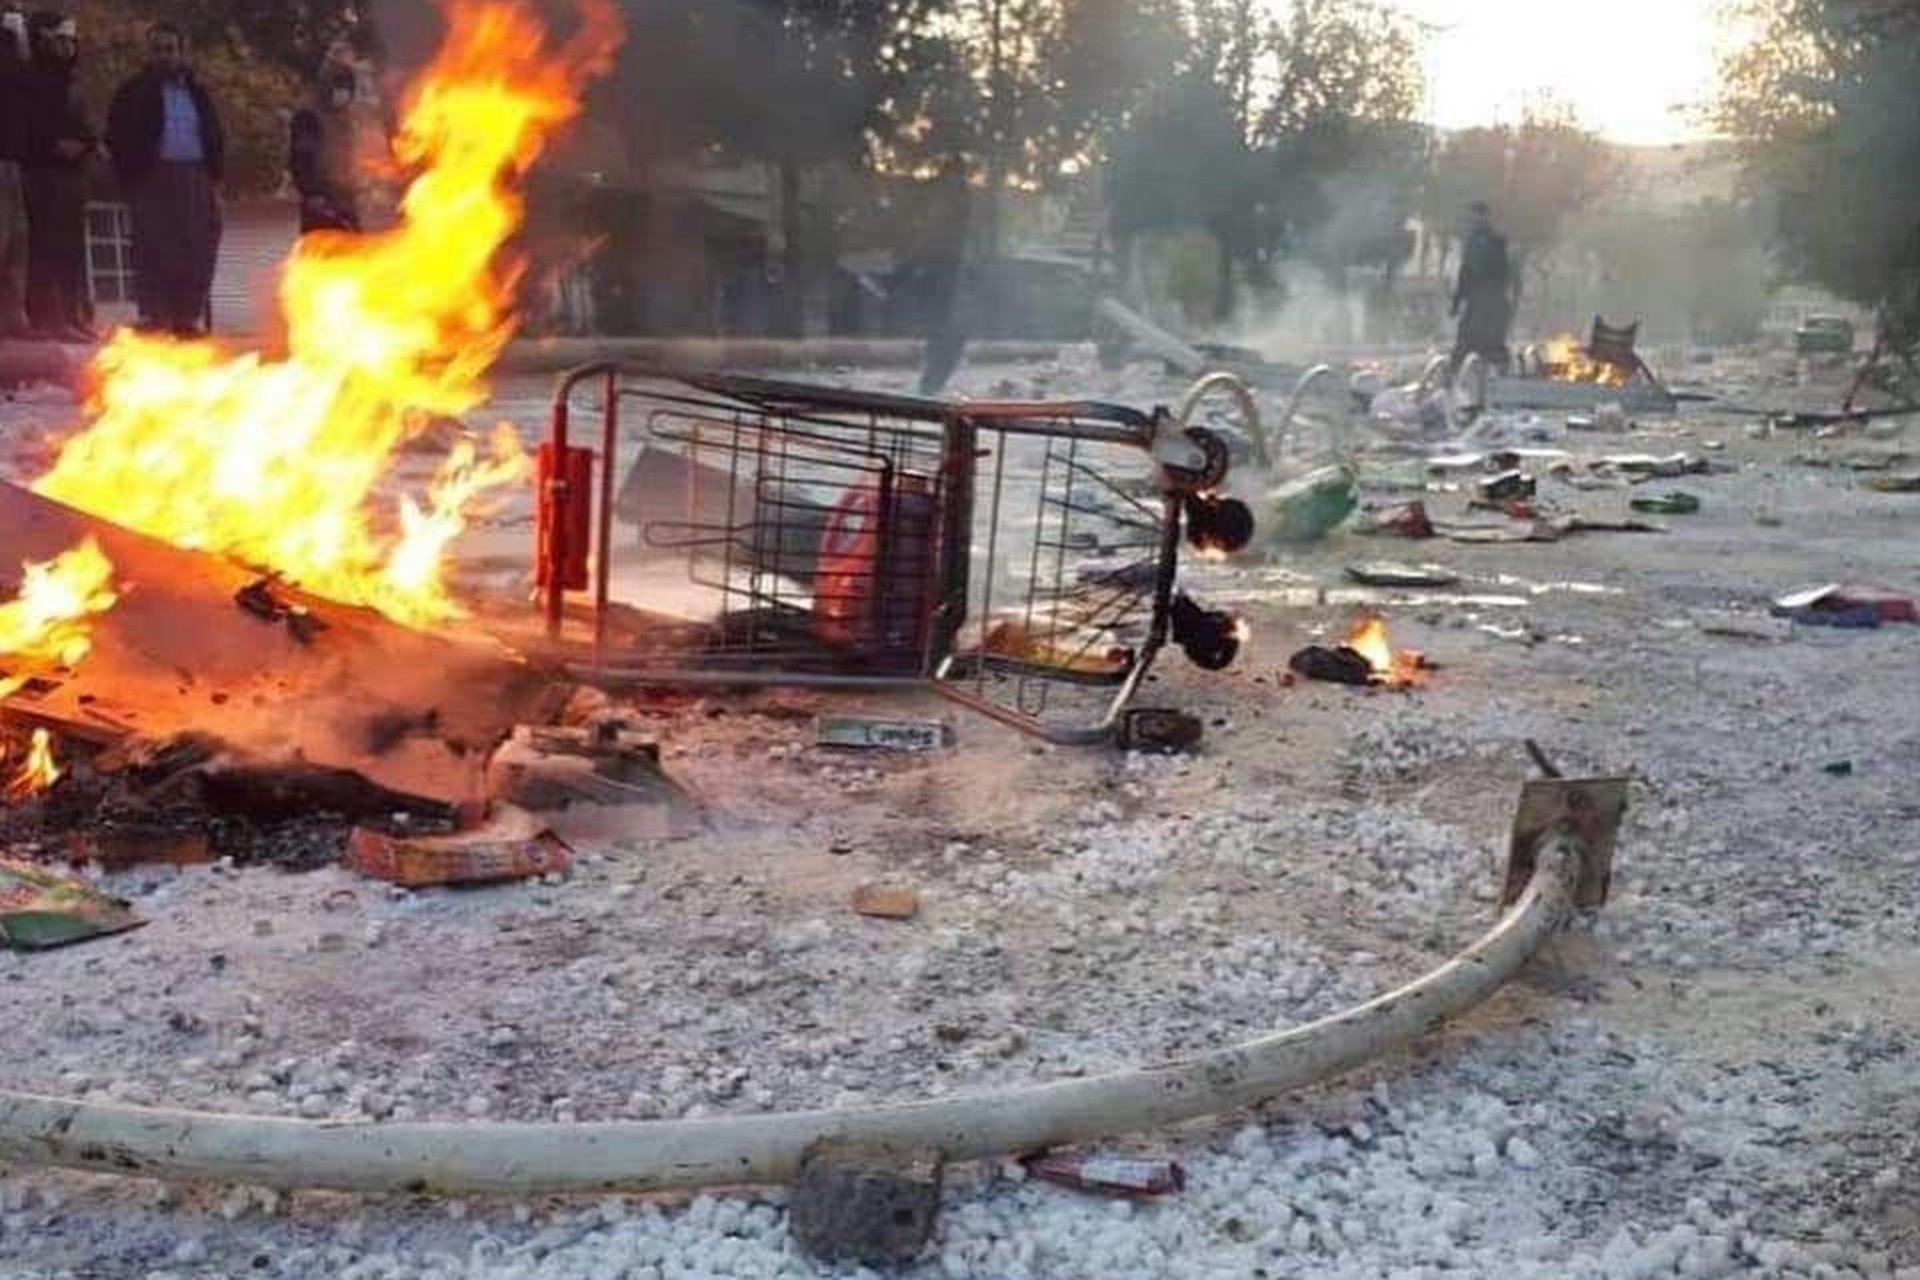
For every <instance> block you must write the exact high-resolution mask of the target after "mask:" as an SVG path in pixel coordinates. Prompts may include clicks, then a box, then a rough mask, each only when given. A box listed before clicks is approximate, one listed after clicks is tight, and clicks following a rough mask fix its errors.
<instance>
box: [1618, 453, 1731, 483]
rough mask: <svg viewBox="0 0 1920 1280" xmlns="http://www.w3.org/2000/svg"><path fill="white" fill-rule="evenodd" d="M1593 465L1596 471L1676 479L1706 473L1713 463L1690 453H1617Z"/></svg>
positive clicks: (1710, 469)
mask: <svg viewBox="0 0 1920 1280" xmlns="http://www.w3.org/2000/svg"><path fill="white" fill-rule="evenodd" d="M1593 466H1594V470H1596V471H1615V472H1618V473H1620V474H1621V475H1624V476H1629V477H1635V478H1638V479H1641V480H1677V479H1679V478H1680V477H1681V476H1697V475H1706V474H1707V473H1708V472H1710V471H1712V470H1713V464H1712V463H1711V462H1709V461H1708V460H1707V459H1705V458H1696V457H1694V456H1693V455H1692V454H1690V453H1673V454H1667V455H1666V456H1664V457H1661V456H1656V455H1654V454H1650V453H1617V454H1611V455H1609V456H1607V457H1604V458H1601V459H1600V460H1599V461H1598V462H1596V463H1594V464H1593Z"/></svg>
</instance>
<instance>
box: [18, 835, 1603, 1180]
mask: <svg viewBox="0 0 1920 1280" xmlns="http://www.w3.org/2000/svg"><path fill="white" fill-rule="evenodd" d="M1579 876H1580V854H1579V852H1578V850H1577V849H1576V848H1575V847H1574V846H1573V845H1572V843H1570V841H1568V840H1566V839H1557V840H1553V841H1550V842H1549V843H1548V844H1547V845H1546V846H1545V847H1544V848H1543V849H1542V850H1541V852H1540V855H1539V859H1538V862H1537V864H1536V868H1535V871H1534V876H1533V880H1532V883H1531V884H1530V885H1529V886H1528V887H1527V890H1526V892H1525V893H1524V894H1523V895H1522V896H1521V898H1520V899H1519V901H1518V902H1516V903H1515V904H1514V906H1513V908H1512V909H1511V910H1509V911H1508V912H1507V913H1506V915H1505V916H1503V917H1502V919H1501V920H1500V922H1499V924H1497V925H1495V926H1494V928H1493V929H1492V930H1491V931H1490V932H1488V933H1487V934H1486V935H1485V936H1484V937H1482V938H1481V939H1480V940H1479V941H1478V942H1475V943H1474V944H1473V945H1472V946H1471V947H1469V948H1467V949H1466V950H1465V951H1463V952H1461V953H1460V954H1459V955H1458V956H1456V957H1455V958H1454V959H1452V960H1450V961H1448V962H1447V963H1446V964H1444V965H1442V966H1441V967H1440V968H1438V969H1436V970H1434V971H1433V972H1432V973H1430V974H1428V975H1426V976H1425V977H1423V978H1421V979H1419V980H1418V981H1415V982H1412V983H1409V984H1408V985H1406V986H1404V987H1401V988H1399V989H1398V990H1396V991H1391V992H1388V993H1387V994H1385V995H1383V996H1380V997H1378V998H1377V999H1374V1000H1371V1001H1368V1002H1367V1003H1366V1004H1363V1005H1360V1006H1358V1007H1356V1008H1353V1009H1350V1010H1347V1011H1346V1012H1344V1013H1340V1014H1336V1015H1334V1016H1332V1017H1328V1018H1323V1019H1321V1020H1320V1021H1318V1022H1313V1023H1309V1024H1307V1025H1306V1026H1302V1027H1296V1028H1294V1029H1292V1030H1289V1031H1282V1032H1278V1033H1276V1034H1274V1035H1269V1036H1266V1037H1264V1038H1262V1039H1259V1040H1254V1041H1250V1042H1248V1043H1246V1044H1243V1045H1239V1046H1236V1047H1233V1048H1228V1049H1220V1050H1216V1051H1214V1052H1211V1053H1206V1054H1202V1055H1201V1056H1199V1057H1197V1058H1193V1059H1191V1060H1188V1061H1184V1062H1175V1063H1169V1064H1167V1065H1165V1066H1161V1067H1155V1068H1151V1069H1148V1070H1139V1071H1125V1072H1120V1073H1117V1074H1114V1075H1106V1076H1099V1077H1095V1078H1092V1079H1086V1080H1069V1081H1062V1082H1059V1083H1056V1084H1045V1085H1038V1086H1034V1087H1031V1088H1025V1089H1013V1090H1002V1091H997V1092H992V1093H984V1094H978V1095H973V1096H965V1097H955V1098H940V1099H934V1100H930V1101H926V1102H916V1103H907V1104H902V1105H896V1106H880V1107H869V1108H860V1109H854V1110H844V1111H808V1112H791V1113H787V1114H784V1115H771V1116H742V1117H737V1118H736V1117H718V1118H710V1119H702V1120H671V1121H653V1122H634V1123H609V1124H577V1125H554V1124H485V1125H469V1124H404V1125H385V1124H362V1123H356V1124H327V1123H313V1122H305V1121H298V1120H281V1119H274V1118H263V1117H259V1116H241V1115H221V1114H212V1113H196V1112H187V1111H165V1110H151V1109H147V1108H138V1107H121V1106H96V1105H93V1104H91V1103H83V1102H65V1101H60V1100H57V1099H53V1098H41V1097H34V1096H30V1095H26V1094H17V1093H0V1161H7V1162H12V1163H17V1164H26V1165H56V1166H64V1167H67V1168H73V1169H83V1170H88V1171H91V1172H96V1173H119V1174H128V1175H138V1176H146V1177H161V1178H192V1179H212V1180H216V1181H226V1182H241V1183H249V1184H255V1185H260V1186H268V1187H280V1188H329V1189H335V1190H344V1191H361V1192H386V1193H392V1192H403V1193H421V1192H441V1193H456V1194H468V1193H479V1194H501V1195H518V1196H525V1195H537V1194H557V1193H568V1192H587V1191H651V1190H660V1189H664V1188H672V1187H701V1186H714V1185H738V1184H751V1183H779V1182H786V1181H790V1180H791V1179H792V1178H793V1177H794V1176H795V1174H796V1173H797V1171H798V1169H799V1165H800V1157H801V1154H802V1153H803V1152H804V1151H805V1150H806V1149H807V1147H808V1146H809V1145H811V1144H812V1143H813V1142H814V1141H816V1140H817V1139H820V1138H825V1137H851V1138H857V1139H865V1140H869V1141H877V1142H886V1143H894V1144H900V1145H910V1146H931V1147H936V1148H938V1149H940V1150H941V1151H943V1152H944V1153H945V1154H946V1155H947V1157H948V1158H949V1159H953V1160H968V1159H979V1158H984V1157H989V1156H996V1155H1002V1154H1006V1153H1014V1152H1030V1151H1037V1150H1041V1149H1044V1148H1047V1147H1054V1146H1060V1145H1063V1144H1067V1143H1076V1142H1087V1141H1092V1140H1095V1139H1100V1138H1106V1137H1111V1136H1114V1135H1117V1134H1123V1133H1130V1132H1135V1131H1138V1130H1143V1129H1151V1128H1157V1127H1159V1126H1162V1125H1170V1124H1178V1123H1180V1122H1183V1121H1187V1120H1193V1119H1198V1118H1200V1117H1202V1116H1209V1115H1214V1114H1217V1113H1220V1112H1226V1111H1234V1110H1238V1109H1240V1108H1243V1107H1247V1106H1250V1105H1252V1104H1254V1103H1258V1102H1261V1101H1263V1100H1265V1099H1268V1098H1272V1097H1275V1096H1278V1095H1280V1094H1283V1093H1288V1092H1291V1091H1293V1090H1295V1089H1299V1088H1302V1087H1304V1086H1306V1085H1310V1084H1313V1083H1316V1082H1318V1081H1322V1080H1325V1079H1327V1078H1329V1077H1331V1076H1334V1075H1337V1074H1339V1073H1341V1072H1344V1071H1347V1070H1350V1069H1351V1068H1353V1067H1356V1066H1359V1065H1360V1064H1362V1063H1364V1062H1368V1061H1370V1060H1372V1059H1375V1058H1378V1057H1380V1056H1382V1055H1383V1054H1387V1053H1390V1052H1393V1051H1394V1050H1397V1049H1399V1048H1401V1047H1403V1046H1405V1045H1407V1044H1409V1043H1411V1042H1413V1041H1415V1040H1417V1039H1419V1038H1420V1037H1421V1036H1424V1035H1426V1034H1428V1033H1429V1032H1432V1031H1434V1030H1435V1029H1437V1028H1438V1027H1439V1026H1440V1025H1441V1024H1442V1023H1444V1022H1446V1021H1447V1020H1448V1019H1450V1018H1453V1017H1456V1016H1458V1015H1459V1014H1461V1013H1464V1012H1465V1011H1467V1010H1468V1009H1471V1008H1473V1007H1474V1006H1475V1005H1477V1004H1479V1003H1480V1002H1481V1001H1483V1000H1485V999H1486V998H1487V997H1488V996H1490V995H1492V994H1493V992H1494V991H1496V990H1497V989H1498V988H1499V987H1500V986H1501V985H1502V984H1503V983H1505V982H1506V981H1507V979H1509V978H1511V977H1512V976H1513V975H1514V974H1515V973H1516V972H1517V971H1518V970H1519V969H1520V967H1521V966H1522V965H1523V964H1525V963H1526V962H1527V960H1528V959H1529V958H1530V957H1531V956H1532V955H1533V954H1534V953H1535V952H1536V951H1537V950H1539V948H1540V947H1541V945H1542V944H1543V943H1545V942H1546V941H1547V939H1548V938H1550V937H1551V936H1552V935H1553V934H1554V933H1555V932H1556V931H1557V930H1559V929H1560V928H1561V927H1562V926H1563V925H1564V924H1565V923H1566V921H1567V919H1568V918H1569V916H1570V915H1571V913H1572V911H1573V902H1574V897H1573V894H1574V889H1575V886H1576V885H1577V884H1578V882H1579Z"/></svg>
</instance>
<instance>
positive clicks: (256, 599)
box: [233, 575, 327, 644]
mask: <svg viewBox="0 0 1920 1280" xmlns="http://www.w3.org/2000/svg"><path fill="white" fill-rule="evenodd" d="M280 585H281V584H280V579H279V578H278V577H275V576H273V575H268V576H267V577H264V578H256V579H255V580H254V581H252V582H249V583H248V584H247V585H246V586H244V587H242V588H240V590H239V591H237V592H235V593H234V597H233V602H234V603H235V604H237V605H239V606H240V608H241V609H242V610H244V611H245V612H247V613H250V614H252V615H253V616H254V617H256V618H258V619H260V620H261V621H262V622H284V623H285V624H286V627H287V632H288V634H290V635H291V636H292V637H293V638H294V639H295V640H298V641H299V642H300V643H301V644H312V643H313V640H314V637H315V636H318V635H319V634H320V633H321V632H322V631H325V630H326V629H327V622H326V619H324V618H322V617H320V616H319V615H318V614H316V613H314V612H313V611H312V610H310V609H308V608H307V607H306V606H305V605H299V604H295V603H293V602H292V601H291V600H288V599H287V598H286V597H285V596H284V595H283V594H281V590H280Z"/></svg>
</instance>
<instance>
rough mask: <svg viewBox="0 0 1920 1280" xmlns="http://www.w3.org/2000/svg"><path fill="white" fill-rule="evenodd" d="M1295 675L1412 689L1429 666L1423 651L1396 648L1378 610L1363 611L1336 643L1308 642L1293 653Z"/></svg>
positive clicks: (1428, 669)
mask: <svg viewBox="0 0 1920 1280" xmlns="http://www.w3.org/2000/svg"><path fill="white" fill-rule="evenodd" d="M1288 665H1289V667H1290V668H1291V670H1292V671H1293V673H1294V674H1295V675H1298V676H1301V677H1303V678H1305V679H1308V680H1319V681H1324V682H1326V683H1329V684H1345V685H1353V686H1356V687H1361V688H1383V689H1411V688H1416V687H1418V686H1420V685H1422V684H1424V683H1426V678H1427V673H1428V672H1429V671H1431V670H1432V667H1431V666H1430V665H1429V664H1428V662H1427V659H1426V655H1424V654H1421V653H1417V652H1415V651H1413V650H1410V649H1401V650H1396V649H1395V648H1394V647H1393V645H1392V643H1391V642H1390V641H1389V639H1388V637H1387V624H1386V621H1385V619H1383V618H1381V617H1380V616H1379V615H1378V614H1364V615H1362V616H1361V617H1360V618H1359V619H1358V620H1357V621H1355V623H1354V624H1353V628H1352V630H1351V631H1349V632H1348V633H1347V638H1346V641H1345V642H1344V643H1342V644H1340V645H1338V646H1336V647H1332V648H1328V647H1325V646H1321V645H1309V646H1308V647H1307V648H1305V649H1302V650H1301V651H1300V652H1298V653H1296V654H1294V655H1293V658H1292V660H1291V661H1290V662H1289V664H1288Z"/></svg>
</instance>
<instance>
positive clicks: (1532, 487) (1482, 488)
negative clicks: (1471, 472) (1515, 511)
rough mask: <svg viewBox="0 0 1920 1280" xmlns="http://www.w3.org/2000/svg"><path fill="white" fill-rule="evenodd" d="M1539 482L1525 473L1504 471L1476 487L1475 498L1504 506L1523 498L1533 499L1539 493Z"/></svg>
mask: <svg viewBox="0 0 1920 1280" xmlns="http://www.w3.org/2000/svg"><path fill="white" fill-rule="evenodd" d="M1539 487H1540V486H1539V482H1538V481H1536V480H1535V479H1534V478H1533V477H1532V476H1530V475H1528V474H1527V473H1526V472H1524V471H1502V472H1499V473H1498V474H1496V475H1490V476H1488V477H1486V478H1485V479H1483V480H1481V481H1479V482H1478V483H1477V484H1475V485H1474V487H1473V491H1474V496H1475V497H1476V498H1478V499H1479V500H1480V501H1481V502H1490V503H1494V504H1496V505H1504V504H1506V503H1509V502H1513V501H1516V500H1517V499H1521V498H1531V497H1533V496H1534V494H1535V493H1536V492H1538V491H1539Z"/></svg>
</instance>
